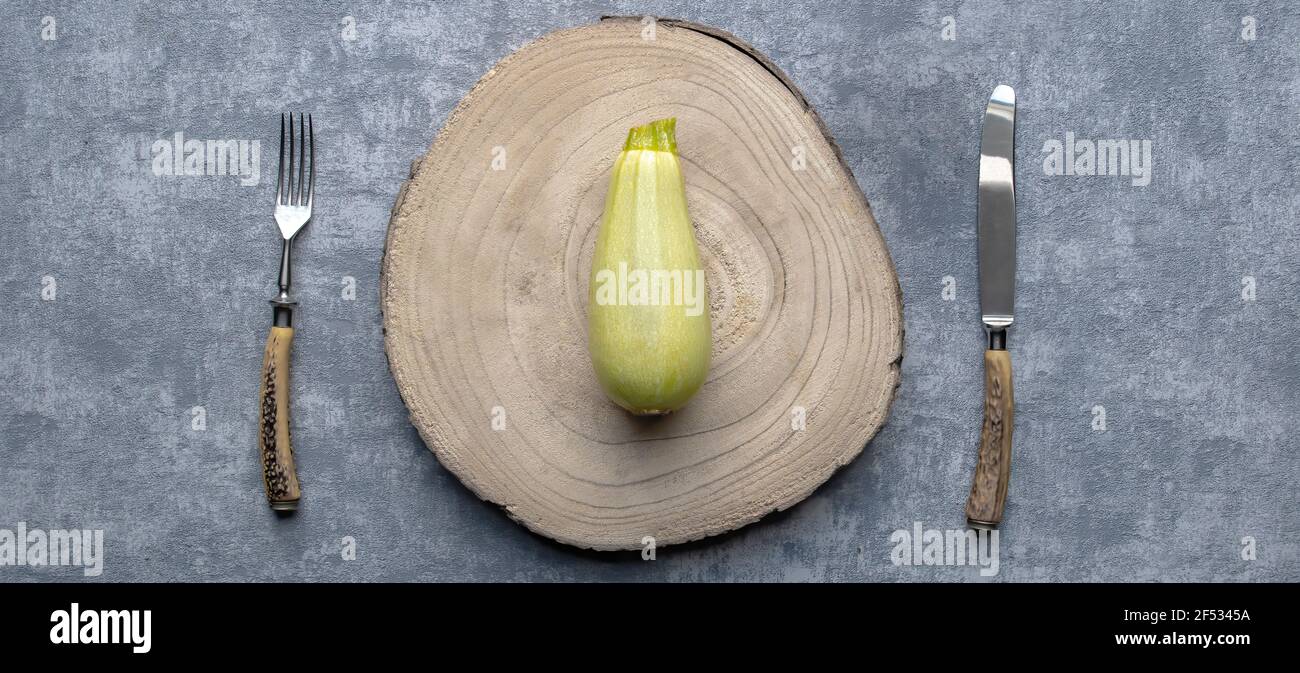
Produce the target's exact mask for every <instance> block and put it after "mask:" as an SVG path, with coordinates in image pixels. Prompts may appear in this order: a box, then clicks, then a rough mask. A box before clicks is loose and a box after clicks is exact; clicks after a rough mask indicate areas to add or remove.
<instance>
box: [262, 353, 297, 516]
mask: <svg viewBox="0 0 1300 673" xmlns="http://www.w3.org/2000/svg"><path fill="white" fill-rule="evenodd" d="M292 346H293V328H291V327H272V328H271V333H270V335H268V336H267V337H266V352H265V353H264V354H263V356H262V385H261V390H260V391H259V395H258V415H259V418H260V429H261V431H260V432H259V433H258V448H259V450H260V454H261V459H262V481H263V483H264V484H265V486H266V500H267V502H268V503H269V504H270V505H271V508H272V509H277V510H294V509H297V508H298V500H299V498H301V497H302V489H301V487H300V486H299V484H298V471H297V470H296V469H295V468H294V464H293V446H292V444H291V443H290V441H289V352H290V348H291V347H292Z"/></svg>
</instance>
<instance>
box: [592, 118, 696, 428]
mask: <svg viewBox="0 0 1300 673" xmlns="http://www.w3.org/2000/svg"><path fill="white" fill-rule="evenodd" d="M675 123H676V120H675V119H665V120H659V121H656V122H652V123H650V124H647V125H645V126H640V127H636V128H634V129H632V130H631V131H630V132H629V133H628V140H627V143H626V144H625V145H624V150H623V152H622V153H621V154H619V157H618V159H617V160H616V161H615V164H614V170H613V174H612V176H611V178H610V185H609V192H608V194H607V195H606V197H605V213H604V216H603V217H602V219H601V224H600V231H599V234H598V235H597V238H596V250H595V253H594V255H593V256H592V267H591V277H590V289H589V291H588V313H587V316H588V319H587V339H588V346H589V350H590V353H591V360H592V365H593V366H594V368H595V371H596V376H597V378H598V379H599V381H600V385H601V387H602V388H603V389H604V391H605V393H606V395H608V396H609V398H610V399H611V400H613V401H614V402H615V403H617V404H618V405H619V406H621V407H623V408H624V409H626V410H628V411H629V412H631V413H633V414H637V415H657V414H666V413H669V412H672V411H676V410H678V409H680V408H682V407H683V406H685V404H686V403H687V402H688V401H689V400H690V399H691V397H693V396H694V395H695V393H696V392H697V391H698V390H699V388H700V386H701V385H702V384H703V383H704V380H705V379H706V378H707V376H708V372H709V361H710V357H711V351H712V324H711V319H710V316H709V300H708V283H707V281H706V279H705V276H704V267H703V265H702V264H701V263H700V256H699V250H698V247H697V245H696V241H695V228H694V226H693V225H692V224H691V219H690V214H689V212H688V210H687V206H686V184H685V181H684V180H683V177H682V170H681V162H680V161H679V159H678V156H677V151H676V150H677V144H676V137H675Z"/></svg>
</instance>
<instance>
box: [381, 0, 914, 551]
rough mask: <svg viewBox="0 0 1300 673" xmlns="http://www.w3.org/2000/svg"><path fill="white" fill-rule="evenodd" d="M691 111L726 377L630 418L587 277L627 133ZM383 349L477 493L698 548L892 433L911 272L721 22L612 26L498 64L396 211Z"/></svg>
mask: <svg viewBox="0 0 1300 673" xmlns="http://www.w3.org/2000/svg"><path fill="white" fill-rule="evenodd" d="M668 116H676V117H677V118H678V123H677V139H678V146H679V151H680V154H681V157H682V164H683V170H684V173H685V176H686V182H687V200H688V203H689V208H690V211H691V215H692V219H693V221H694V223H695V226H696V231H697V239H698V241H699V244H700V253H701V256H702V258H703V260H704V263H705V268H706V273H707V276H708V282H709V292H710V297H711V302H710V303H711V306H710V309H711V312H712V318H713V326H714V328H713V331H714V344H713V363H712V369H711V371H710V374H709V378H708V381H707V382H706V383H705V384H704V386H703V388H702V389H701V390H700V392H699V394H698V395H697V396H696V397H695V399H693V400H692V401H691V403H690V404H688V405H687V406H686V408H685V409H683V410H681V411H679V412H677V413H675V414H671V415H669V416H667V417H663V418H635V417H632V416H630V415H629V414H627V413H626V412H624V411H623V410H622V409H620V408H618V407H617V406H615V405H614V404H613V403H612V402H610V401H609V400H608V399H606V398H605V396H604V394H603V393H602V391H601V388H600V386H599V384H598V383H597V381H596V378H595V374H594V372H593V371H592V367H591V363H590V360H589V359H588V354H587V349H586V315H585V311H586V303H587V278H588V274H589V271H590V260H591V254H592V249H593V246H594V243H595V237H596V232H597V229H598V226H599V223H600V217H601V212H602V208H603V205H604V198H605V192H606V188H607V183H608V180H609V173H610V169H611V166H612V164H613V161H614V158H615V157H616V156H617V154H618V152H619V151H620V149H621V147H622V144H623V140H624V137H625V135H626V133H627V130H628V128H630V127H632V126H635V125H638V124H642V123H645V122H648V121H650V120H653V119H657V118H660V117H668ZM381 287H382V289H381V293H382V297H381V301H382V305H383V312H384V327H385V347H386V349H387V353H388V359H389V364H390V367H391V369H392V372H393V376H394V378H395V379H396V381H397V387H398V389H399V390H400V391H401V395H402V399H403V400H404V401H405V402H406V405H407V407H408V408H409V410H410V413H411V422H412V423H413V424H414V425H415V427H416V428H417V429H418V430H419V432H420V435H421V436H422V437H423V438H424V440H425V442H426V443H427V444H428V445H429V447H430V448H431V449H432V450H433V452H434V453H435V454H436V455H437V456H438V459H439V460H441V461H442V463H443V464H444V465H445V466H446V467H447V468H448V469H450V470H451V471H452V472H453V473H455V474H456V476H458V477H459V478H460V479H461V481H463V482H464V483H465V485H466V486H468V487H469V488H470V489H471V490H473V491H474V493H476V494H478V496H479V497H481V498H483V499H485V500H488V501H490V502H493V503H496V504H498V505H500V506H501V507H503V508H504V509H505V511H506V512H507V513H508V514H509V515H510V516H511V517H512V518H513V519H515V520H516V521H519V522H520V523H522V524H524V525H525V526H527V527H528V528H530V529H532V530H534V531H536V532H538V533H541V534H543V535H546V536H549V537H552V538H554V539H556V540H559V541H561V542H565V543H569V544H572V545H577V546H580V547H590V548H593V549H609V550H613V549H637V548H642V547H643V546H644V545H645V544H647V543H648V540H646V538H648V537H653V538H654V540H655V544H656V545H657V546H664V545H669V544H674V543H680V542H685V541H689V540H695V539H698V538H702V537H705V536H708V535H714V534H717V533H721V532H724V531H728V530H732V529H735V528H738V527H740V526H743V525H745V524H748V523H751V522H753V521H755V520H757V519H759V518H761V517H762V516H763V515H765V514H768V513H770V512H772V511H774V510H779V509H785V508H787V507H790V506H791V505H793V504H795V503H797V502H799V501H800V500H802V499H803V498H804V497H806V496H807V495H808V494H809V493H811V492H812V491H813V490H814V489H815V488H817V486H819V485H820V484H822V483H823V482H825V481H826V479H827V478H829V477H830V475H831V474H832V473H833V472H834V471H835V470H836V469H838V468H839V467H841V466H843V465H845V464H846V463H848V462H849V461H851V460H853V459H854V458H855V457H856V456H857V455H858V454H859V453H860V452H861V451H862V450H863V448H864V446H865V445H866V443H867V442H868V440H870V439H871V437H872V436H873V435H874V434H875V433H876V431H877V430H878V429H879V428H880V427H881V425H882V424H883V423H884V422H885V418H886V416H887V414H888V412H889V406H890V403H891V402H892V400H893V396H894V391H895V390H896V388H897V386H898V380H899V379H898V377H899V372H898V366H899V361H900V360H901V358H902V332H903V320H902V297H901V294H900V292H899V286H898V279H897V276H896V275H895V273H894V269H893V265H892V263H891V261H890V258H889V254H888V252H887V250H886V249H885V244H884V241H883V239H882V237H881V235H880V231H879V230H878V229H877V227H876V223H875V220H874V219H873V218H872V216H871V212H870V209H869V207H868V205H867V201H866V199H865V198H864V197H863V195H862V193H861V191H860V190H859V189H858V186H857V184H856V182H855V181H854V179H853V176H852V175H851V173H850V172H849V170H848V168H847V167H846V166H845V165H844V163H843V161H842V159H841V158H840V156H839V150H838V148H837V147H836V146H835V144H834V142H833V141H831V140H830V138H829V137H828V136H827V134H826V131H825V128H824V126H823V124H822V123H821V120H820V119H819V118H818V117H817V115H816V113H815V112H814V111H813V110H812V109H811V108H809V106H808V104H807V102H806V101H805V100H804V98H803V96H802V95H801V94H800V93H799V92H798V90H797V89H795V88H794V86H793V85H792V84H791V83H790V81H789V80H788V78H787V77H786V76H785V75H784V74H783V73H782V72H781V71H780V70H779V69H778V68H776V67H775V66H774V65H773V64H772V63H771V62H770V61H768V60H767V59H766V58H764V57H763V56H762V55H761V54H758V53H757V52H755V51H754V50H753V49H752V48H751V47H749V46H748V45H746V44H744V43H742V42H741V41H739V40H738V39H737V38H735V37H733V36H731V35H728V34H726V33H722V32H720V31H717V30H716V29H713V28H709V27H705V26H699V25H695V24H689V23H685V22H680V21H670V20H659V21H658V22H657V23H656V24H654V25H647V24H646V23H644V22H643V21H642V20H640V19H627V18H607V19H605V20H602V21H601V22H600V23H598V24H595V25H591V26H585V27H580V28H575V29H570V30H564V31H560V32H557V33H553V34H550V35H547V36H545V37H543V38H542V39H540V40H538V41H537V42H534V43H532V44H530V45H528V46H526V47H524V48H523V49H521V50H519V51H518V52H516V53H514V54H511V55H510V56H508V57H506V58H504V59H502V61H501V62H500V63H498V64H497V65H496V66H495V67H494V68H493V69H492V70H491V71H490V72H488V73H487V74H486V75H485V76H484V77H483V79H482V80H480V81H479V83H478V84H477V85H476V86H475V87H474V89H473V90H471V91H470V93H469V94H468V95H467V96H466V97H465V99H464V100H462V101H461V103H460V105H459V106H458V107H457V108H456V109H455V111H454V112H453V113H452V114H451V117H450V118H449V119H448V121H447V124H446V126H445V127H444V128H443V129H442V131H441V133H439V134H438V137H437V139H436V140H435V141H434V143H433V146H432V147H431V148H430V149H429V152H428V154H427V155H426V156H425V157H424V158H423V159H422V160H420V161H418V162H416V165H415V166H414V167H413V169H412V177H411V180H410V181H409V182H408V183H407V184H406V185H405V186H404V187H403V190H402V192H401V194H400V195H399V196H398V198H397V203H396V205H395V206H394V209H393V216H392V221H391V223H390V225H389V231H388V240H387V245H386V249H385V254H384V263H383V270H382V282H381Z"/></svg>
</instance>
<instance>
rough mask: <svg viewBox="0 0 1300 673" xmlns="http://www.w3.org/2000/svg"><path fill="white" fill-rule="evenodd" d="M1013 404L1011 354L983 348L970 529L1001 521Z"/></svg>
mask: <svg viewBox="0 0 1300 673" xmlns="http://www.w3.org/2000/svg"><path fill="white" fill-rule="evenodd" d="M1015 406H1016V402H1015V396H1014V395H1013V394H1012V389H1011V354H1010V353H1008V352H1007V351H1006V350H986V351H984V427H983V429H982V430H980V448H979V457H978V458H977V459H976V463H975V478H974V479H973V480H972V482H971V487H970V499H969V500H967V501H966V522H967V523H968V524H970V525H971V527H973V528H990V529H991V528H997V526H998V524H999V523H1001V521H1002V508H1003V507H1004V506H1005V505H1006V503H1007V481H1008V480H1009V479H1010V477H1011V430H1012V427H1013V426H1014V420H1015V410H1016V409H1015Z"/></svg>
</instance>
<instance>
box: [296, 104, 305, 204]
mask: <svg viewBox="0 0 1300 673" xmlns="http://www.w3.org/2000/svg"><path fill="white" fill-rule="evenodd" d="M306 126H307V125H306V124H304V123H303V119H302V113H301V112H299V113H298V205H300V206H301V205H306V203H307V201H306V199H307V190H306V189H305V188H304V186H305V185H304V182H305V180H304V178H305V177H306V174H307V128H306Z"/></svg>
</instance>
